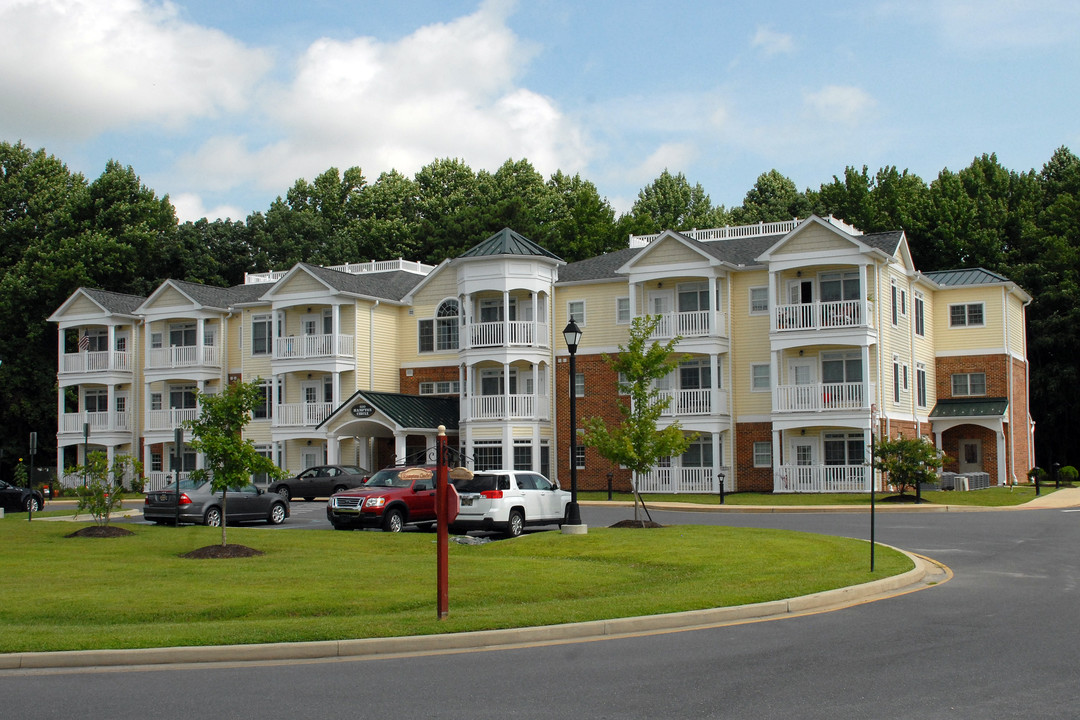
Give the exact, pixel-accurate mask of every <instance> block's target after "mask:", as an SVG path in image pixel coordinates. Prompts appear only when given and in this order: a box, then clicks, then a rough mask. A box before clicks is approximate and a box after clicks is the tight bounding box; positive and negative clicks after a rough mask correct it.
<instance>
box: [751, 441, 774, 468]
mask: <svg viewBox="0 0 1080 720" xmlns="http://www.w3.org/2000/svg"><path fill="white" fill-rule="evenodd" d="M754 467H772V443H771V442H756V443H754Z"/></svg>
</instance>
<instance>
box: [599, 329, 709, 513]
mask: <svg viewBox="0 0 1080 720" xmlns="http://www.w3.org/2000/svg"><path fill="white" fill-rule="evenodd" d="M659 324H660V316H658V315H650V316H644V317H636V318H634V320H633V322H632V323H631V325H630V339H629V341H627V343H626V345H625V346H622V345H620V346H619V354H618V355H616V356H614V357H611V356H609V355H606V354H605V355H604V356H603V357H604V362H606V363H607V364H608V367H610V368H611V369H612V370H614V371H615V372H616V373H620V377H622V378H625V381H624V382H623V385H622V388H621V390H622V393H625V394H627V395H629V396H630V403H629V404H627V403H624V402H623V401H622V400H619V401H618V404H619V413H620V414H621V415H622V418H623V421H622V423H621V424H619V425H616V426H615V427H608V425H607V423H606V422H605V421H604V419H603V418H601V417H591V418H587V419H586V420H585V436H584V438H583V440H584V443H585V445H587V446H589V447H594V448H596V450H597V452H599V453H600V454H601V455H603V456H604V457H605V458H607V459H608V460H610V461H611V462H612V464H615V465H621V466H623V467H625V468H628V469H629V470H631V471H632V472H633V473H634V475H635V483H634V494H635V502H634V519H635V520H636V519H637V507H638V506H637V497H638V492H637V482H636V476H637V475H644V474H645V473H647V472H649V471H650V470H652V469H653V467H654V466H655V465H656V463H657V461H658V460H660V459H661V458H665V457H671V456H672V455H682V454H683V453H684V452H686V448H687V447H689V446H690V443H691V441H692V440H693V439H694V438H695V437H696V433H695V434H694V435H691V436H688V435H684V434H683V431H682V427H681V426H680V425H679V423H678V422H673V423H672V424H670V425H668V426H667V427H665V428H664V429H662V430H658V429H657V427H656V422H657V420H659V419H660V416H661V414H663V412H664V410H665V409H666V408H667V407H668V405H670V404H671V397H670V396H664V395H663V394H662V393H661V391H660V390H658V389H657V388H656V386H655V381H656V380H658V379H660V378H662V377H664V376H666V375H668V374H669V373H670V372H672V371H673V370H674V369H675V368H676V367H677V366H678V364H679V358H678V357H677V356H675V355H673V354H672V353H673V351H674V348H675V345H676V344H678V342H679V340H681V339H682V338H681V337H676V338H674V339H672V340H670V341H668V342H666V343H664V344H663V345H661V344H660V343H659V342H657V341H655V340H653V341H652V342H650V341H649V338H650V337H651V336H652V334H653V332H654V331H655V330H656V328H657V326H658V325H659Z"/></svg>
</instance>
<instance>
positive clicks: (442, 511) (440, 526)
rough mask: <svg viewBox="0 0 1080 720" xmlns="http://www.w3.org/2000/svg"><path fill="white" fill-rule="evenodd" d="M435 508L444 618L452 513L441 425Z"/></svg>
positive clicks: (441, 615)
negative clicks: (447, 499)
mask: <svg viewBox="0 0 1080 720" xmlns="http://www.w3.org/2000/svg"><path fill="white" fill-rule="evenodd" d="M435 453H436V455H437V457H436V460H435V509H436V515H438V523H437V526H436V527H437V532H436V538H437V539H436V543H435V545H436V548H437V550H436V553H437V555H438V562H437V565H438V568H437V575H438V581H437V585H438V616H439V619H440V620H442V619H444V618H445V617H446V616H447V615H448V614H449V612H450V592H449V585H450V581H449V572H448V571H447V566H448V565H449V562H450V532H449V529H448V527H447V525H448V521H449V517H450V514H449V512H448V508H447V502H446V498H447V495H448V493H447V491H446V480H447V473H448V471H449V468H448V466H447V462H448V458H447V456H446V428H445V427H443V426H442V425H440V426H439V435H438V437H437V438H436V440H435Z"/></svg>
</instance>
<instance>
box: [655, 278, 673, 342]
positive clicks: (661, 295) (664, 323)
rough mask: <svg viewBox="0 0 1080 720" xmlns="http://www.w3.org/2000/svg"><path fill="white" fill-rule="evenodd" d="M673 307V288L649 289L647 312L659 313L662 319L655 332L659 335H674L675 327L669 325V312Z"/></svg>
mask: <svg viewBox="0 0 1080 720" xmlns="http://www.w3.org/2000/svg"><path fill="white" fill-rule="evenodd" d="M674 307H675V291H674V290H650V291H649V314H650V315H659V316H660V317H661V318H662V319H661V320H660V324H659V325H657V326H656V334H657V336H659V337H674V335H675V328H674V327H672V325H671V317H670V313H671V311H672V309H673V308H674Z"/></svg>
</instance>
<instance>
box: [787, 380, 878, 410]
mask: <svg viewBox="0 0 1080 720" xmlns="http://www.w3.org/2000/svg"><path fill="white" fill-rule="evenodd" d="M864 388H865V386H864V385H863V383H861V382H850V383H808V384H806V385H778V386H777V387H776V389H775V391H774V400H773V407H774V408H775V410H774V412H778V413H782V412H822V411H828V410H866V411H869V410H870V400H869V399H868V398H867V397H866V396H865V394H864ZM875 395H876V384H875V383H870V398H873V397H874V396H875Z"/></svg>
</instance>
